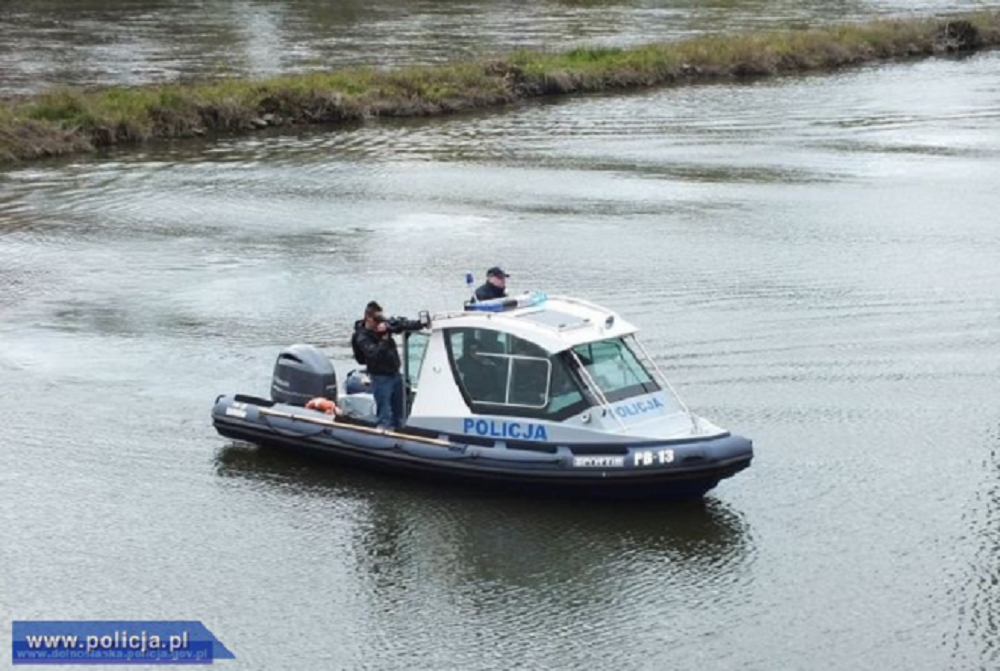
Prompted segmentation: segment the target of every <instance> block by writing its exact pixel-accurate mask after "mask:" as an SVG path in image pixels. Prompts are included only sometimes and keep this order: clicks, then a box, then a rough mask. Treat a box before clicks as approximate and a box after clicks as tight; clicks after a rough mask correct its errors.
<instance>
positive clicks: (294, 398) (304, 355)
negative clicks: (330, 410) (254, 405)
mask: <svg viewBox="0 0 1000 671" xmlns="http://www.w3.org/2000/svg"><path fill="white" fill-rule="evenodd" d="M317 396H322V397H324V398H328V399H330V400H331V401H334V402H336V401H337V371H335V370H334V368H333V364H332V363H330V360H329V359H328V358H327V357H326V356H324V355H323V353H322V352H320V351H319V350H318V349H316V348H315V347H313V346H312V345H301V344H300V345H292V346H291V347H286V348H285V349H283V350H282V351H281V354H279V355H278V360H277V361H275V362H274V375H273V376H272V378H271V400H272V401H274V402H275V403H286V404H288V405H297V406H300V407H304V406H305V404H306V403H308V402H309V399H312V398H316V397H317Z"/></svg>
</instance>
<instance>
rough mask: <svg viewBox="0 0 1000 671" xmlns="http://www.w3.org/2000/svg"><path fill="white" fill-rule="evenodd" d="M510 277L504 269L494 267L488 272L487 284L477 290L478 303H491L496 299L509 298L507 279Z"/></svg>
mask: <svg viewBox="0 0 1000 671" xmlns="http://www.w3.org/2000/svg"><path fill="white" fill-rule="evenodd" d="M508 277H510V275H508V274H507V273H505V272H504V271H503V269H501V268H499V267H498V266H493V267H492V268H490V269H489V270H487V271H486V282H485V283H483V286H481V287H479V288H478V289H476V300H477V301H490V300H493V299H494V298H506V297H507V278H508Z"/></svg>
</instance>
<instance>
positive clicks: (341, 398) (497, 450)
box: [212, 293, 753, 499]
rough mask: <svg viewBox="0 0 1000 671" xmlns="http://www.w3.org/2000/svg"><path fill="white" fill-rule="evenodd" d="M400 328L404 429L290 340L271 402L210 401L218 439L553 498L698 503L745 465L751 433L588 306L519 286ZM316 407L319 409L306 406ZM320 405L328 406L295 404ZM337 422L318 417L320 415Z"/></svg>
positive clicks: (361, 387)
mask: <svg viewBox="0 0 1000 671" xmlns="http://www.w3.org/2000/svg"><path fill="white" fill-rule="evenodd" d="M417 328H419V330H414V331H409V332H406V333H404V334H403V343H404V346H403V348H402V353H401V354H402V357H401V358H402V366H403V379H404V394H405V404H404V406H405V414H406V418H405V423H404V426H403V427H402V428H400V429H399V430H395V431H392V430H384V429H380V428H377V426H376V417H375V401H374V398H373V396H372V394H371V393H370V388H369V387H368V386H367V384H366V383H367V379H366V374H365V373H364V372H363V371H351V373H350V374H349V375H348V376H347V378H346V380H345V385H344V388H343V389H341V388H340V386H339V385H338V383H337V376H336V373H335V369H334V367H333V364H332V363H331V362H330V360H329V359H328V358H327V357H326V356H324V355H323V354H322V353H321V352H320V351H319V350H318V349H316V348H314V347H311V346H309V345H301V344H300V345H293V346H291V347H289V348H287V349H285V350H284V351H282V352H281V353H280V354H279V356H278V359H277V361H276V363H275V369H274V376H273V379H272V385H271V398H270V399H262V398H256V397H252V396H244V395H239V394H237V395H232V396H220V397H219V398H217V399H216V402H215V407H214V408H213V411H212V418H213V423H214V425H215V428H216V429H217V430H218V432H219V433H220V434H221V435H223V436H226V437H229V438H233V439H238V440H244V441H249V442H252V443H257V444H260V445H270V446H275V447H279V448H290V449H294V450H299V451H306V452H310V453H315V454H322V455H325V456H329V457H332V458H335V459H338V460H341V461H344V462H349V463H357V464H364V465H370V466H373V467H375V468H378V469H382V470H387V471H388V470H392V471H404V472H408V473H410V474H413V475H417V476H426V477H429V478H436V479H448V480H453V481H462V482H467V483H473V484H484V485H498V486H503V487H510V488H517V489H522V490H531V491H535V492H541V493H545V494H551V495H556V496H574V497H575V496H585V497H612V498H666V499H682V498H698V497H701V496H703V495H704V494H705V493H706V492H707V491H709V490H710V489H712V488H713V487H715V486H716V485H717V484H718V482H719V481H720V480H722V479H724V478H728V477H730V476H732V475H734V474H736V473H737V472H739V471H741V470H743V469H744V468H746V467H747V466H749V465H750V461H751V459H752V457H753V447H752V443H751V441H750V440H748V439H746V438H742V437H740V436H736V435H733V434H730V433H729V432H728V431H726V430H724V429H721V428H719V427H718V426H715V425H714V424H712V423H711V422H709V421H707V420H705V419H703V418H701V417H698V416H696V415H694V414H693V413H692V412H691V411H690V410H688V408H687V407H686V406H685V405H684V403H683V402H682V401H681V400H680V398H679V397H678V396H677V394H676V393H675V392H674V390H673V389H672V388H671V386H670V384H669V382H667V380H666V378H665V377H664V376H663V374H662V372H661V371H660V369H659V367H658V366H657V365H656V363H655V362H654V361H653V360H652V358H650V356H649V355H648V353H647V352H646V350H645V348H644V347H643V346H642V344H641V343H640V342H639V340H638V339H637V338H636V332H637V331H638V329H637V328H636V327H635V326H633V325H632V324H630V323H628V322H626V321H625V320H623V319H621V318H620V317H619V316H618V315H617V314H616V313H614V312H612V311H611V310H608V309H606V308H603V307H601V306H599V305H595V304H593V303H589V302H586V301H583V300H579V299H575V298H570V297H555V296H554V297H546V296H545V295H544V294H539V293H528V294H524V295H523V296H520V297H517V298H507V299H498V300H491V301H482V302H478V303H475V302H474V303H471V304H468V305H466V306H465V309H464V310H461V311H454V312H446V313H440V314H435V315H433V317H429V316H425V319H424V320H423V322H422V324H421V325H418V327H417ZM317 398H324V399H328V402H327V403H326V404H325V405H324V404H323V403H322V402H320V403H316V402H313V403H310V401H311V400H314V399H317ZM307 405H309V406H312V407H318V408H324V407H325V408H327V409H328V410H327V412H323V411H322V410H319V409H311V408H307V407H305V406H307ZM331 412H332V413H333V414H330V413H331Z"/></svg>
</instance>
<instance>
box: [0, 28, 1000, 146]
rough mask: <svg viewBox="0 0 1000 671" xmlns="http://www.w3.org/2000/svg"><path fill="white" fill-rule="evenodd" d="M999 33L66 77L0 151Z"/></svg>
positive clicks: (702, 72)
mask: <svg viewBox="0 0 1000 671" xmlns="http://www.w3.org/2000/svg"><path fill="white" fill-rule="evenodd" d="M998 45H1000V13H998V12H982V13H978V14H972V15H963V16H951V17H929V18H914V19H899V20H875V21H869V22H865V23H857V24H845V25H835V26H829V27H825V28H811V29H789V30H779V31H766V32H748V33H734V34H728V35H709V36H704V37H697V38H693V39H687V40H681V41H677V42H668V43H662V44H649V45H644V46H639V47H633V48H621V49H618V48H609V47H584V48H578V49H573V50H570V51H565V52H541V51H525V50H521V51H515V52H512V53H510V54H508V55H507V57H505V58H503V59H500V60H492V61H470V62H465V63H450V64H444V65H431V66H411V67H405V68H400V69H395V70H389V71H383V70H379V69H376V68H372V67H354V68H346V69H339V70H332V71H328V72H309V73H304V74H291V75H284V76H279V77H272V78H269V79H264V80H246V79H232V78H229V79H220V80H215V81H209V82H202V83H193V84H171V85H151V86H139V87H128V88H123V87H116V88H108V89H103V90H97V91H82V90H77V89H71V88H58V89H55V90H51V91H47V92H45V93H42V94H39V95H37V96H33V97H31V98H28V99H19V100H7V101H0V162H2V161H8V162H9V161H17V160H26V159H34V158H41V157H45V156H55V155H60V154H69V153H73V152H79V151H91V150H93V149H94V148H96V147H101V146H107V145H112V144H122V143H130V142H142V141H146V140H149V139H152V138H183V137H192V136H206V135H207V136H215V135H220V134H224V133H237V132H244V131H247V132H248V131H251V130H253V129H257V128H262V127H265V126H291V125H301V124H317V123H327V124H333V123H338V122H344V121H352V120H357V119H362V118H369V117H379V116H427V115H436V114H447V113H452V112H458V111H462V110H467V109H474V108H485V107H493V106H499V105H505V104H509V103H512V102H515V101H517V100H520V99H525V98H532V97H536V96H542V95H554V94H566V93H574V92H589V91H603V90H611V89H627V88H639V87H645V86H655V85H664V84H682V83H685V82H692V83H694V82H706V81H713V80H726V79H739V78H746V77H760V76H768V75H776V74H788V73H795V72H808V71H823V70H832V69H835V68H840V67H845V66H850V65H856V64H860V63H865V62H871V61H875V60H886V59H901V58H913V57H921V56H930V55H934V54H940V53H946V52H952V51H971V50H975V49H980V48H989V47H995V46H998Z"/></svg>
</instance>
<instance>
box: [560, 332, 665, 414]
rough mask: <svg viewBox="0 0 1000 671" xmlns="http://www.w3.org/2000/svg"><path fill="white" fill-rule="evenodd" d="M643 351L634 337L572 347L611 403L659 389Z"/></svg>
mask: <svg viewBox="0 0 1000 671" xmlns="http://www.w3.org/2000/svg"><path fill="white" fill-rule="evenodd" d="M640 351H641V350H640V349H639V348H638V347H637V346H636V343H635V338H634V337H633V336H626V337H624V338H611V339H609V340H598V341H595V342H588V343H584V344H582V345H577V346H576V347H574V348H573V349H572V352H573V354H575V355H576V357H577V358H578V359H579V360H580V363H581V364H582V365H583V367H584V369H585V370H586V372H587V373H588V374H589V375H590V377H591V378H592V379H593V380H594V383H595V384H596V385H597V387H598V388H599V389H600V390H601V392H602V393H603V394H604V396H605V397H607V399H608V402H609V403H615V402H616V401H622V400H624V399H626V398H632V397H633V396H641V395H643V394H649V393H652V392H655V391H659V390H660V385H659V384H657V383H656V381H655V380H654V379H653V377H652V375H650V372H649V371H648V370H647V369H646V367H645V366H643V365H642V361H641V360H640V357H639V356H638V355H637V352H640Z"/></svg>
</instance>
